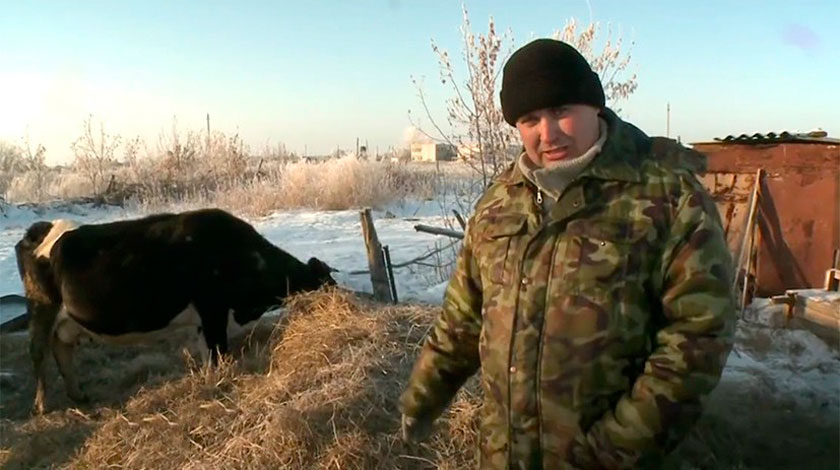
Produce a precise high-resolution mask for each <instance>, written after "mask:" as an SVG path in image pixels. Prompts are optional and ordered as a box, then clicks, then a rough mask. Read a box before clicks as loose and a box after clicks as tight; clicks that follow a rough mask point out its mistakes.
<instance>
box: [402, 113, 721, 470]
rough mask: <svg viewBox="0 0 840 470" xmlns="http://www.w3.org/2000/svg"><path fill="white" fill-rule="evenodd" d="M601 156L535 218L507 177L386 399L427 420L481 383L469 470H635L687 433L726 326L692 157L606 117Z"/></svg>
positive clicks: (523, 190) (477, 217) (526, 188)
mask: <svg viewBox="0 0 840 470" xmlns="http://www.w3.org/2000/svg"><path fill="white" fill-rule="evenodd" d="M605 118H606V119H607V122H608V124H609V134H608V138H607V142H606V144H605V146H604V148H603V150H602V151H601V153H600V154H599V155H598V156H597V157H596V158H595V160H594V161H593V162H592V164H591V165H589V166H588V167H587V168H586V169H585V170H584V171H583V172H582V173H581V174H580V175H579V176H578V178H576V179H575V180H574V181H573V182H572V184H570V185H569V186H568V187H567V188H566V190H565V191H564V192H563V193H562V195H561V196H560V199H559V200H558V202H557V204H556V205H554V206H553V208H552V209H551V211H550V212H549V213H547V214H543V213H542V211H541V210H540V206H539V205H538V204H537V203H536V200H535V199H536V188H535V187H534V186H533V185H532V184H531V183H530V182H528V181H527V180H526V179H525V178H524V177H523V175H522V174H521V172H520V171H519V169H518V165H515V164H514V165H512V166H511V167H510V168H509V169H508V170H507V171H506V172H505V173H503V174H502V175H501V176H500V177H499V178H497V180H496V181H494V183H493V184H492V185H491V186H490V187H489V188H488V189H487V191H486V192H485V194H484V195H483V196H482V198H481V199H480V200H479V202H478V203H477V204H476V209H475V212H474V213H473V215H472V216H471V217H470V220H469V224H468V230H467V233H466V236H465V241H464V244H463V246H462V250H461V252H460V254H459V257H458V262H457V266H456V268H455V271H454V273H453V275H452V278H451V279H450V282H449V285H448V287H447V290H446V294H445V297H444V306H443V311H442V313H441V315H440V316H439V318H438V319H437V320H436V322H435V324H434V326H433V328H432V330H431V331H430V333H429V336H428V338H427V340H426V342H425V344H424V346H423V349H422V351H421V354H420V357H419V358H418V359H417V362H416V363H415V366H414V369H413V371H412V375H411V377H410V379H409V383H408V384H407V386H406V389H405V391H404V392H403V394H402V396H401V398H400V409H401V411H402V412H403V413H404V414H406V415H408V416H413V417H418V418H425V419H434V418H436V417H437V416H438V415H439V414H440V413H442V411H443V410H444V409H445V408H446V407H447V406H448V404H449V402H450V401H451V399H452V397H453V396H454V394H455V392H456V391H457V390H458V389H459V388H460V387H461V385H463V383H464V382H465V381H466V379H467V378H469V377H470V376H471V375H473V374H474V373H475V372H476V371H477V370H478V369H479V367H480V368H481V386H482V389H483V392H484V404H483V406H482V409H481V412H480V430H479V432H480V436H479V467H480V468H494V469H496V468H542V467H544V468H610V469H611V468H645V467H650V466H652V465H655V462H658V461H659V460H660V459H661V457H662V456H663V455H665V454H666V453H667V452H669V451H670V450H672V449H673V448H674V447H675V446H676V444H678V443H679V442H680V441H681V440H682V439H683V438H684V437H685V435H686V434H687V432H688V431H689V430H690V428H691V427H692V425H693V424H694V422H695V421H696V419H697V418H698V417H699V415H700V413H701V409H702V407H701V403H702V401H701V400H702V398H703V397H704V396H705V395H707V394H708V393H709V392H710V391H711V390H712V389H713V388H714V386H715V385H716V384H717V382H718V380H719V378H720V374H721V371H722V369H723V366H724V364H725V362H726V357H727V355H728V354H729V351H730V349H731V347H732V339H733V330H734V324H735V306H734V296H733V295H732V293H731V287H730V286H731V282H730V280H731V278H732V276H733V273H732V271H733V268H732V260H731V255H730V252H729V250H728V248H727V245H726V241H725V237H724V232H723V229H722V226H721V222H720V216H719V214H718V211H717V208H716V206H715V204H714V201H713V200H712V199H711V197H710V196H709V194H708V193H707V192H706V190H705V189H704V188H703V186H702V185H701V184H700V183H699V182H698V180H697V179H696V177H695V176H694V173H695V172H696V171H702V169H703V167H704V165H705V159H704V157H703V156H702V155H701V154H699V153H697V152H694V151H692V150H689V149H686V148H684V147H682V146H680V145H679V144H677V143H676V142H674V141H672V140H668V139H664V138H649V137H647V136H646V135H645V134H644V133H643V132H642V131H640V130H639V129H637V128H635V127H634V126H632V125H631V124H629V123H625V122H623V121H621V120H620V119H619V118H618V117H617V116H616V115H615V114H613V113H612V112H611V111H609V110H607V111H606V112H605Z"/></svg>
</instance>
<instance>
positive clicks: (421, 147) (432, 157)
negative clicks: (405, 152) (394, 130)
mask: <svg viewBox="0 0 840 470" xmlns="http://www.w3.org/2000/svg"><path fill="white" fill-rule="evenodd" d="M454 159H455V148H454V147H453V146H451V145H448V144H436V143H434V142H429V143H423V142H415V143H413V144H411V160H412V161H415V162H437V161H447V160H454Z"/></svg>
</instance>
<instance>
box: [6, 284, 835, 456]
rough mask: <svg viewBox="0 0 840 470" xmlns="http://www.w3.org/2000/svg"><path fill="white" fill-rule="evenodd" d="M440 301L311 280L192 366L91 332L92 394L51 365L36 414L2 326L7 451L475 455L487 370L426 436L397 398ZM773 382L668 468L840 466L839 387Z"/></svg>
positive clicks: (703, 432) (749, 334)
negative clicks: (789, 387)
mask: <svg viewBox="0 0 840 470" xmlns="http://www.w3.org/2000/svg"><path fill="white" fill-rule="evenodd" d="M436 310H437V309H436V308H432V307H420V306H406V305H401V306H383V305H379V304H371V303H367V302H366V301H363V300H360V299H358V298H356V297H354V296H352V295H351V294H348V293H346V292H343V291H340V290H329V291H322V292H316V293H311V294H305V295H302V296H299V297H296V298H294V299H292V300H291V301H290V303H289V306H288V314H287V315H286V316H284V317H283V319H282V321H280V322H279V323H275V322H274V321H272V319H271V318H264V321H263V322H262V323H261V324H260V325H259V326H258V327H257V328H256V329H255V330H254V333H253V334H251V335H250V336H249V337H248V338H245V339H241V340H239V341H237V342H235V343H234V349H235V351H236V352H235V353H234V356H235V357H236V361H232V362H228V363H225V364H223V365H222V366H221V367H218V368H215V369H211V368H201V369H196V368H190V367H189V366H188V364H187V363H186V362H185V361H184V360H181V359H180V357H181V354H180V352H179V348H178V346H177V345H174V344H160V345H154V346H149V347H145V348H120V349H116V348H113V349H109V348H105V347H104V346H95V347H91V346H88V347H85V348H82V350H81V351H80V354H79V357H77V364H78V365H79V368H80V370H82V377H81V379H82V385H83V386H86V387H87V388H88V391H89V392H91V393H92V395H93V404H91V405H88V406H83V407H80V408H78V409H76V408H70V403H69V402H67V399H66V398H65V397H64V388H63V384H62V383H60V382H58V383H57V379H56V377H55V375H56V373H55V371H54V370H51V372H50V374H51V376H52V383H53V384H55V386H54V387H52V389H51V390H50V393H49V394H48V401H47V404H48V406H49V407H51V408H52V409H53V410H54V411H52V412H50V413H48V414H46V415H45V416H42V417H38V418H29V417H28V416H27V414H26V411H25V409H26V408H27V407H28V406H29V404H30V400H31V392H32V383H31V379H29V378H28V374H29V369H28V362H27V359H26V353H25V345H24V344H25V343H24V341H23V340H24V338H22V337H2V339H3V341H2V342H0V348H1V350H0V352H2V367H3V369H4V370H13V371H15V372H16V373H18V374H20V375H19V377H18V380H12V381H8V380H7V381H4V382H3V383H0V386H2V389H0V390H2V392H3V393H2V395H0V406H2V408H0V412H2V419H0V432H1V433H2V434H0V436H2V439H0V440H1V441H2V445H0V466H3V467H4V468H46V467H53V468H79V469H85V468H103V467H107V466H113V467H115V468H116V467H118V468H180V469H198V468H202V469H203V468H208V469H214V468H257V469H259V468H281V469H282V468H289V469H303V468H305V469H310V468H324V469H327V468H329V469H339V468H340V469H402V468H405V469H408V468H411V469H415V468H442V469H456V468H470V467H472V466H473V465H474V457H475V446H476V433H475V430H476V416H477V410H478V407H479V403H480V400H481V398H480V395H479V393H478V391H477V389H476V381H475V380H471V381H470V382H469V383H468V386H467V387H466V388H465V389H464V390H462V391H461V392H460V393H459V395H458V397H457V399H456V400H455V402H454V404H453V406H452V407H451V408H450V410H449V411H448V412H447V413H446V414H445V415H444V417H443V419H442V420H441V421H440V422H439V423H438V424H437V428H436V429H437V432H436V433H435V434H434V436H433V437H432V438H431V439H430V440H429V441H428V442H427V443H425V444H420V445H406V444H404V443H402V442H401V441H400V439H399V438H398V427H399V422H398V421H399V413H398V411H397V408H396V404H397V399H398V396H399V393H400V392H401V390H402V387H403V386H404V384H405V382H406V380H407V377H408V374H409V371H410V369H411V366H412V364H413V361H414V359H415V358H416V354H417V352H418V349H419V345H420V344H421V341H422V338H423V337H424V336H425V334H426V333H427V331H428V327H429V325H430V323H431V321H432V319H433V318H434V316H435V314H436ZM744 331H745V332H742V333H740V334H739V342H740V344H741V346H742V348H743V350H744V351H747V350H749V351H753V350H756V351H757V350H761V349H762V348H765V349H766V348H767V347H769V346H768V345H769V344H771V343H772V337H773V336H775V333H773V332H772V330H766V331H765V330H754V331H753V330H749V331H747V330H744ZM768 336H770V337H771V338H768ZM768 341H769V342H768ZM826 366H827V367H833V365H831V364H827V365H826ZM53 369H54V368H53ZM768 387H770V386H769V385H767V384H761V383H759V384H755V383H749V382H724V383H721V385H720V386H719V387H718V389H717V390H716V392H715V394H714V395H713V396H712V397H711V398H710V401H709V405H708V412H707V414H706V415H705V416H704V417H703V418H702V419H701V420H700V422H699V423H698V425H697V427H696V428H695V430H694V431H693V432H692V433H691V435H690V436H689V438H688V439H687V440H686V441H685V443H684V444H683V445H682V446H681V447H680V448H679V449H678V451H677V452H676V453H675V455H674V456H673V457H672V458H671V459H670V462H669V463H668V465H667V466H666V467H665V468H679V469H698V468H699V469H707V468H708V469H716V468H733V469H735V468H744V469H746V468H750V469H753V468H754V469H767V468H814V469H823V468H837V454H838V429H837V428H838V417H837V416H836V414H837V413H836V411H837V408H836V403H834V401H836V400H835V399H836V397H823V398H824V399H825V400H828V402H829V405H828V406H827V407H824V406H823V405H820V404H819V403H821V402H823V403H824V402H825V400H822V399H821V398H820V397H815V399H814V400H813V403H816V405H814V406H813V407H808V408H803V407H802V405H796V404H795V403H791V402H789V401H786V400H785V399H783V398H779V395H778V394H772V393H769V392H768V391H767V388H768ZM832 413H833V414H832Z"/></svg>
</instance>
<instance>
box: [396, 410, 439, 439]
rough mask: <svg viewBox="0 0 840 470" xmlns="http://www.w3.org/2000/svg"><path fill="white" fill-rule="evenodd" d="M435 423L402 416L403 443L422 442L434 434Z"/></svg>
mask: <svg viewBox="0 0 840 470" xmlns="http://www.w3.org/2000/svg"><path fill="white" fill-rule="evenodd" d="M433 424H434V422H433V421H432V420H429V419H423V418H415V417H413V416H406V415H402V439H403V442H421V441H423V440H425V439H426V438H427V437H429V434H431V433H432V425H433Z"/></svg>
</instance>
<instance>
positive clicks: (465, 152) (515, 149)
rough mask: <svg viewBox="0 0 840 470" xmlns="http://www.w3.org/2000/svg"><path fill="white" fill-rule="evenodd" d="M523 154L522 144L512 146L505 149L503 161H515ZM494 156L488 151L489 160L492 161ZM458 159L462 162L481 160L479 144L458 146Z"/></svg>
mask: <svg viewBox="0 0 840 470" xmlns="http://www.w3.org/2000/svg"><path fill="white" fill-rule="evenodd" d="M520 153H522V145H521V144H510V145H508V146H507V148H506V149H505V152H504V155H502V159H504V160H513V159H515V158H516V157H518V156H519V154H520ZM491 156H492V154H491V152H490V151H489V150H488V151H487V153H486V157H485V158H487V159H490V158H491ZM458 158H459V159H461V160H472V159H477V158H479V149H478V144H461V145H459V146H458Z"/></svg>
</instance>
